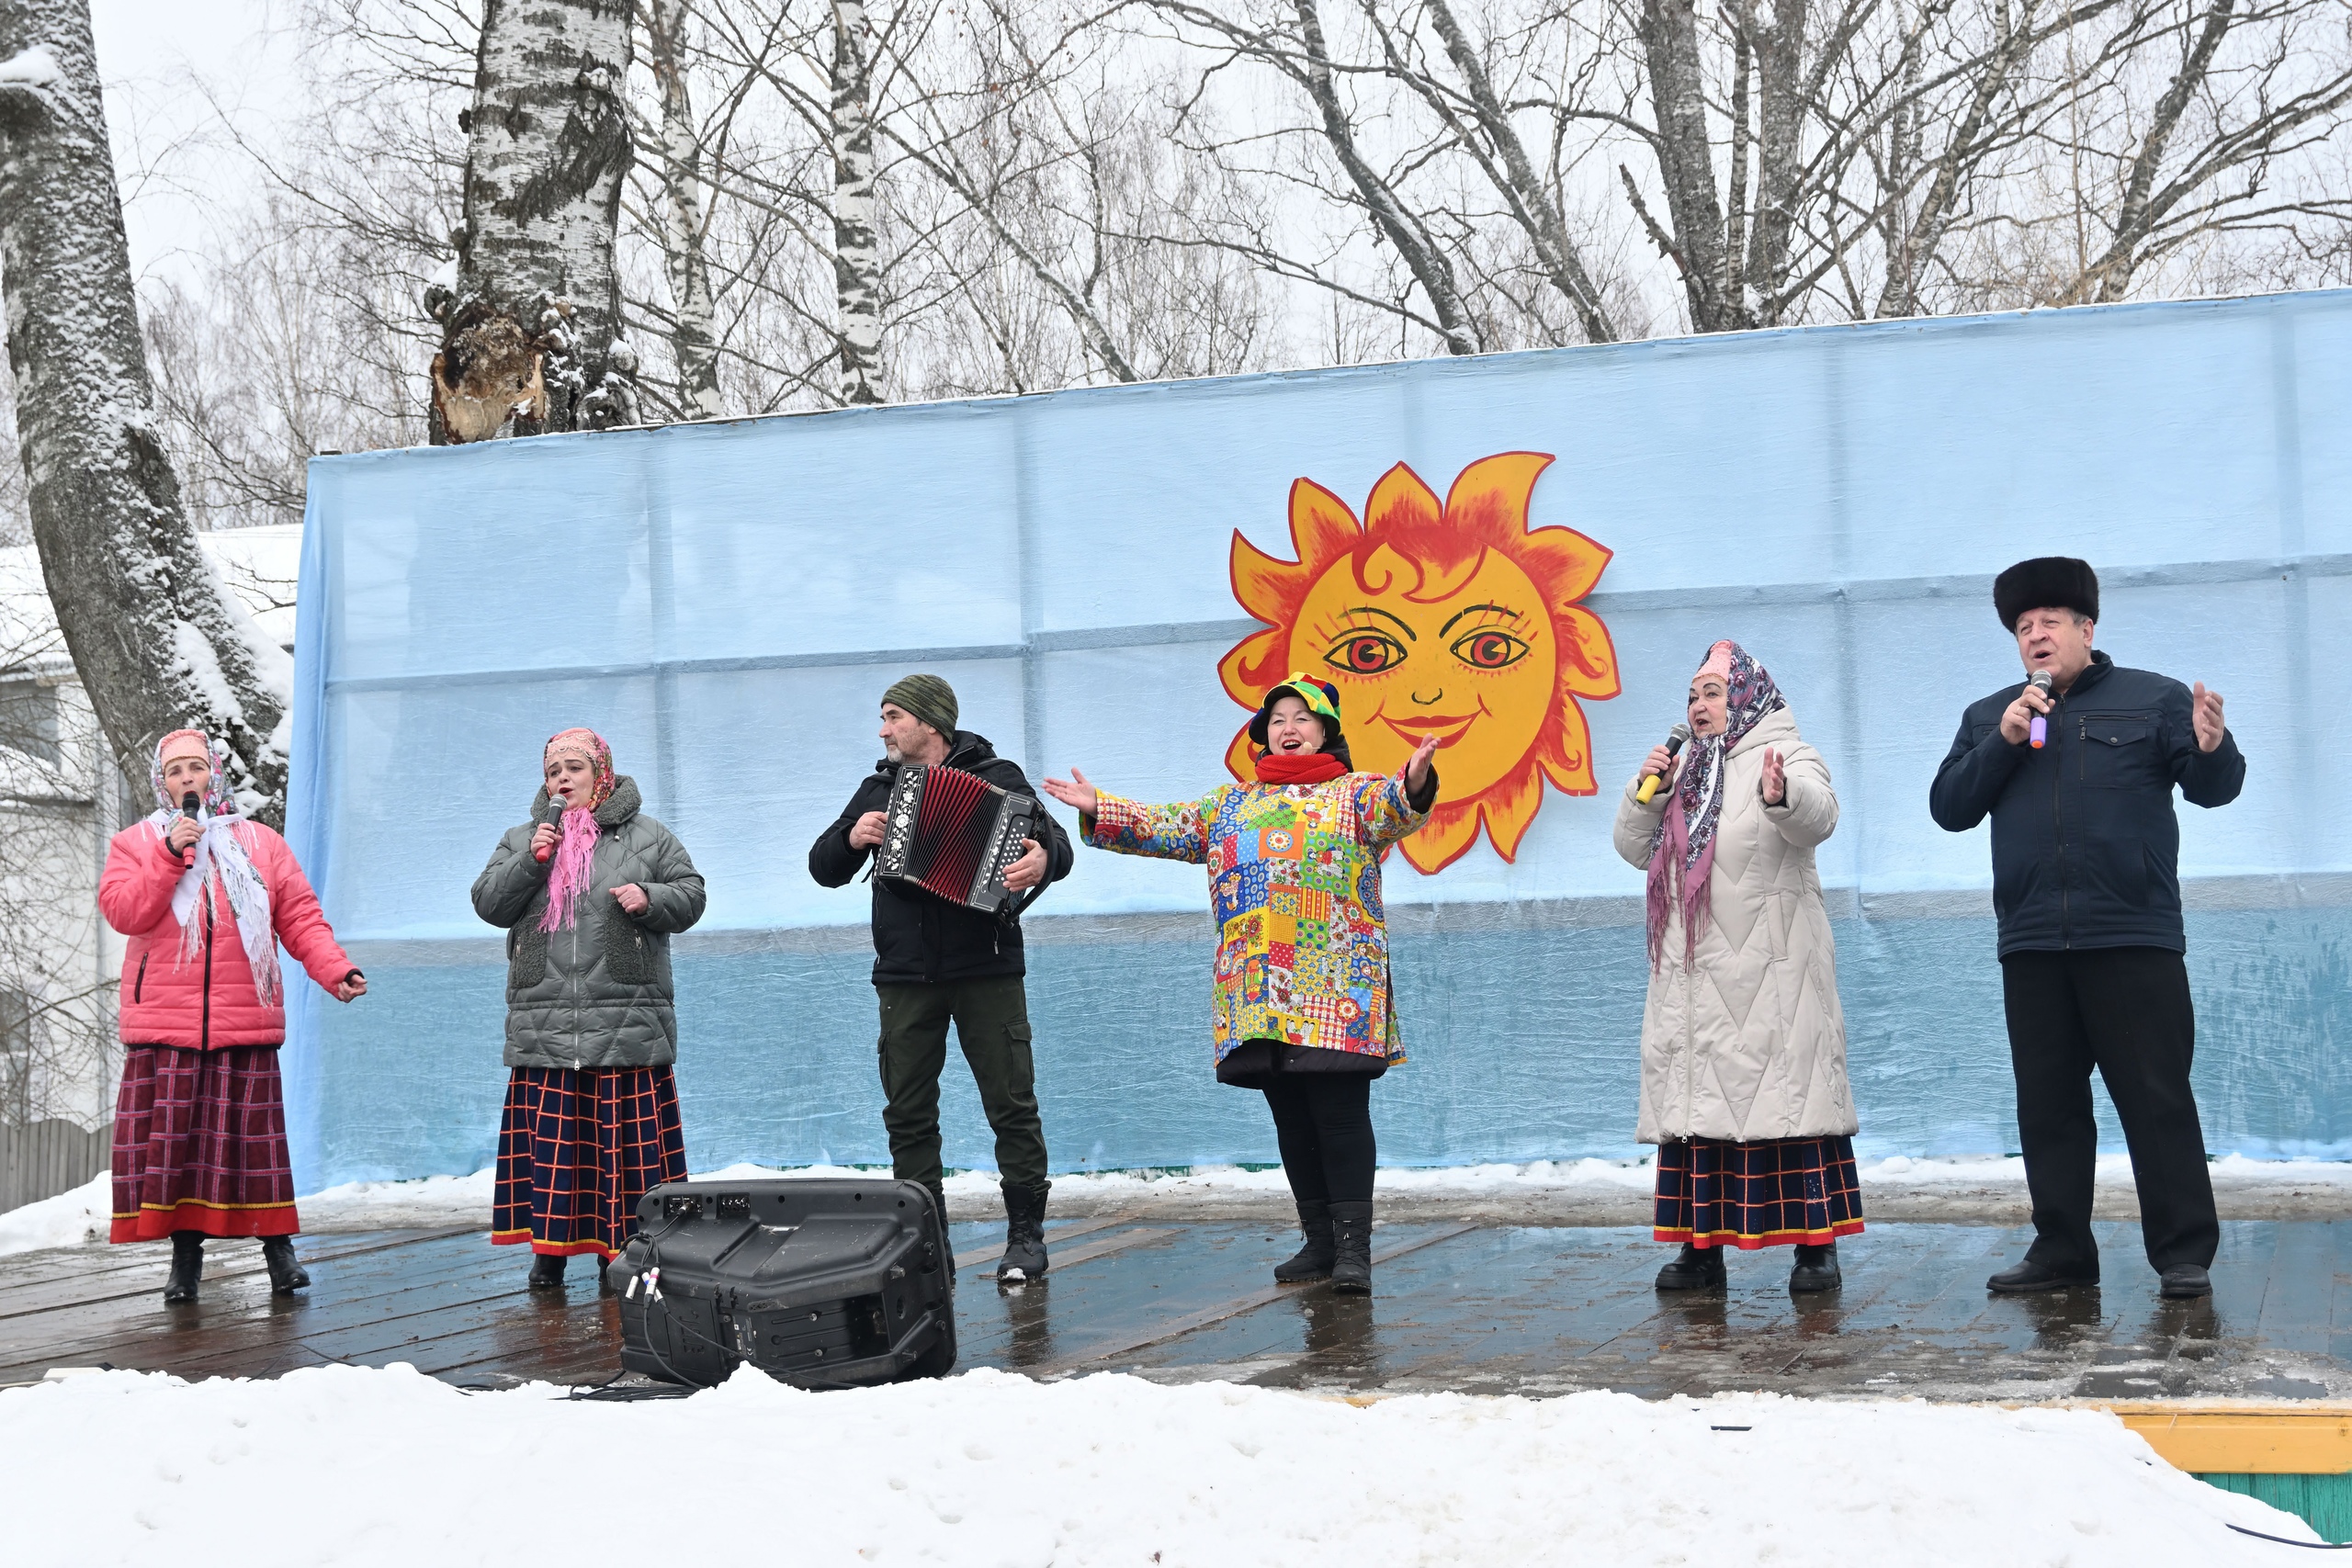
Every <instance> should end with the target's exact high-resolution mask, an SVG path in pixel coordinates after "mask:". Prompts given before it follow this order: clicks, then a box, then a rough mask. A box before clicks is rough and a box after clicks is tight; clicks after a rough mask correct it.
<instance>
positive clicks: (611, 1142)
mask: <svg viewBox="0 0 2352 1568" xmlns="http://www.w3.org/2000/svg"><path fill="white" fill-rule="evenodd" d="M541 766H542V768H543V770H544V773H545V780H544V782H543V784H541V786H540V789H539V793H538V794H537V796H535V797H534V798H533V799H532V801H531V820H530V821H528V822H526V823H524V824H522V825H521V826H520V827H515V828H510V829H507V830H506V835H505V837H504V838H503V839H501V840H499V843H498V848H497V849H496V850H495V851H493V852H492V854H491V857H490V863H489V864H488V865H487V866H485V867H483V868H482V874H481V877H480V879H478V880H477V881H476V882H475V883H474V912H475V913H476V914H478V915H480V916H481V918H482V919H485V920H487V921H489V922H490V923H491V924H492V925H493V926H500V927H503V928H504V929H505V931H506V933H507V936H506V960H507V972H506V1066H507V1067H508V1068H509V1069H510V1071H509V1073H508V1076H507V1084H506V1108H505V1113H504V1116H503V1120H502V1122H501V1123H500V1125H499V1130H498V1177H497V1187H496V1193H495V1196H494V1198H493V1200H492V1210H491V1234H490V1239H491V1240H492V1242H498V1243H522V1242H528V1243H530V1245H531V1252H532V1255H533V1256H532V1259H531V1277H530V1283H531V1288H532V1289H534V1290H561V1289H562V1288H563V1269H564V1260H565V1259H566V1258H570V1257H571V1255H572V1254H574V1253H592V1254H594V1255H595V1256H596V1257H597V1258H600V1259H601V1258H610V1257H612V1255H613V1254H614V1253H616V1252H617V1251H619V1250H620V1248H621V1247H623V1246H624V1245H626V1244H627V1242H628V1238H629V1235H630V1233H631V1232H633V1231H634V1230H635V1229H636V1228H637V1221H636V1213H637V1201H638V1200H639V1198H642V1197H643V1196H645V1194H646V1193H647V1192H648V1191H650V1190H652V1189H653V1188H655V1187H658V1186H660V1185H661V1184H662V1182H664V1181H683V1180H684V1179H685V1177H686V1149H685V1139H684V1132H683V1130H682V1128H681V1126H680V1124H679V1121H678V1088H677V1083H676V1080H675V1079H674V1078H673V1076H672V1074H671V1064H673V1063H674V1062H675V1061H676V1060H677V1059H678V1019H677V1012H676V1010H675V1008H674V1006H673V994H674V987H673V984H672V981H671V976H670V938H671V937H672V936H673V935H675V934H676V933H677V932H679V931H684V930H686V929H687V928H688V927H690V926H692V925H693V924H694V923H695V921H696V920H698V919H702V911H703V900H704V893H703V885H702V876H701V874H699V873H698V872H696V871H695V863H694V862H693V861H692V860H690V859H688V858H687V855H686V847H685V846H684V844H682V843H680V842H679V841H678V836H677V835H676V834H674V833H673V832H671V831H670V829H667V828H665V827H663V826H662V824H661V823H659V822H657V821H655V820H654V819H653V818H650V817H648V816H647V815H646V814H645V813H644V812H643V811H642V810H641V809H639V807H640V806H641V804H642V802H641V801H640V799H639V795H638V790H637V781H636V780H634V779H632V778H630V777H628V775H627V774H626V773H614V772H613V751H612V748H611V747H609V746H607V745H605V740H604V737H602V736H600V735H598V734H597V733H596V732H595V731H594V730H593V729H567V730H565V731H563V732H562V733H561V734H560V735H558V736H556V737H555V739H552V740H549V741H548V744H547V750H546V751H545V753H544V754H543V755H542V757H541Z"/></svg>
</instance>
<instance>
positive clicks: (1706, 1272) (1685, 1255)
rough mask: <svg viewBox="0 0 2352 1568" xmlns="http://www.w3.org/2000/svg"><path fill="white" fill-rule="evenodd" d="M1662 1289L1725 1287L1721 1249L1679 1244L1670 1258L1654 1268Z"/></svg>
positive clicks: (1698, 1289)
mask: <svg viewBox="0 0 2352 1568" xmlns="http://www.w3.org/2000/svg"><path fill="white" fill-rule="evenodd" d="M1657 1288H1658V1289H1659V1290H1661V1291H1720V1290H1722V1289H1723V1288H1724V1249H1723V1248H1722V1247H1693V1246H1691V1244H1690V1243H1689V1242H1687V1241H1686V1242H1684V1243H1683V1244H1682V1250H1681V1251H1680V1252H1679V1253H1678V1254H1677V1255H1676V1256H1675V1259H1674V1261H1673V1262H1671V1263H1669V1264H1668V1265H1667V1266H1666V1267H1665V1268H1663V1269H1659V1270H1658V1271H1657Z"/></svg>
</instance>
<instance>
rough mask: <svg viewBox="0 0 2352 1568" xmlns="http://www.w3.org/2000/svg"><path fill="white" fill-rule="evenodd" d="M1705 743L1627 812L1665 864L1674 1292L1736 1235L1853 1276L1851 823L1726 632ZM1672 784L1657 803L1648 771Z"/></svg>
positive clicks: (1635, 849)
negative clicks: (1824, 856) (1845, 875)
mask: <svg viewBox="0 0 2352 1568" xmlns="http://www.w3.org/2000/svg"><path fill="white" fill-rule="evenodd" d="M1690 722H1691V745H1690V746H1689V748H1688V749H1687V750H1685V751H1684V753H1683V755H1682V757H1681V758H1680V760H1679V766H1678V765H1677V761H1676V759H1675V758H1674V757H1673V756H1672V755H1671V754H1670V753H1669V752H1668V750H1667V748H1665V747H1663V746H1660V747H1658V748H1657V750H1653V751H1652V752H1651V753H1650V754H1649V757H1648V758H1647V760H1646V761H1644V762H1643V764H1642V771H1641V773H1638V774H1636V775H1635V776H1634V779H1633V781H1632V782H1631V783H1629V784H1626V786H1625V794H1624V798H1623V800H1621V801H1620V802H1619V803H1618V807H1617V830H1616V843H1617V852H1618V853H1619V854H1621V855H1623V856H1624V857H1625V859H1626V861H1627V862H1628V863H1631V864H1633V865H1634V866H1636V867H1640V868H1643V869H1645V870H1646V871H1647V872H1648V873H1649V899H1648V907H1649V953H1650V988H1649V1001H1648V1004H1647V1006H1646V1007H1645V1009H1644V1010H1643V1016H1642V1100H1641V1125H1640V1137H1641V1141H1642V1142H1643V1143H1645V1144H1656V1145H1658V1156H1657V1219H1656V1228H1655V1231H1654V1234H1655V1235H1657V1239H1658V1240H1660V1241H1667V1242H1679V1243H1681V1245H1682V1251H1681V1253H1680V1255H1679V1257H1677V1258H1675V1260H1674V1261H1673V1262H1671V1263H1668V1265H1667V1266H1666V1267H1665V1268H1664V1269H1661V1270H1660V1271H1659V1273H1658V1277H1657V1288H1658V1289H1659V1290H1662V1291H1672V1290H1698V1289H1703V1288H1710V1287H1718V1286H1721V1285H1722V1284H1723V1282H1724V1254H1723V1249H1724V1247H1740V1248H1743V1249H1753V1248H1757V1247H1776V1246H1784V1245H1793V1246H1794V1247H1795V1248H1796V1262H1795V1267H1794V1269H1792V1272H1791V1274H1790V1277H1789V1288H1790V1289H1791V1290H1794V1291H1826V1290H1834V1289H1836V1288H1837V1286H1838V1283H1839V1274H1838V1237H1839V1236H1841V1235H1853V1234H1854V1233H1855V1232H1857V1231H1860V1229H1861V1228H1862V1200H1861V1191H1860V1187H1859V1186H1858V1185H1857V1183H1856V1180H1855V1176H1854V1148H1853V1143H1852V1134H1853V1132H1854V1130H1855V1122H1854V1099H1853V1094H1852V1091H1851V1090H1850V1089H1848V1087H1847V1083H1846V1021H1845V1015H1844V1013H1843V1012H1842V1011H1841V1010H1840V1009H1839V1008H1838V964H1837V955H1836V953H1835V952H1834V950H1833V947H1832V944H1831V941H1830V935H1829V915H1828V911H1827V910H1826V909H1825V908H1823V906H1822V901H1821V878H1820V877H1819V875H1818V874H1815V870H1814V863H1813V852H1814V846H1815V845H1816V844H1818V843H1820V842H1821V841H1822V840H1825V839H1826V838H1828V837H1829V835H1830V833H1831V832H1832V831H1833V830H1834V829H1836V828H1837V826H1838V796H1837V794H1836V792H1835V791H1833V790H1832V789H1831V788H1830V784H1829V769H1828V768H1827V766H1826V765H1825V764H1824V763H1823V761H1822V760H1821V754H1820V753H1819V752H1817V751H1815V750H1814V749H1813V748H1812V747H1810V746H1808V745H1806V744H1805V743H1804V738H1803V737H1801V736H1800V735H1799V734H1798V733H1797V723H1796V717H1795V716H1794V715H1792V713H1790V711H1789V705H1788V703H1787V702H1786V700H1785V699H1783V698H1782V697H1781V693H1780V688H1778V687H1777V686H1775V685H1773V683H1772V677H1771V676H1770V675H1769V674H1767V673H1765V671H1764V669H1763V667H1762V666H1761V665H1759V664H1758V663H1757V662H1756V660H1753V659H1750V658H1749V657H1748V656H1747V652H1746V651H1745V650H1743V649H1741V648H1740V647H1739V645H1738V644H1737V643H1733V642H1719V643H1716V644H1715V645H1714V646H1713V647H1712V648H1710V649H1708V650H1707V659H1706V662H1705V663H1703V664H1702V665H1701V666H1700V667H1699V672H1698V673H1697V674H1696V675H1694V676H1692V677H1691V694H1690ZM1653 774H1655V775H1657V776H1658V777H1660V778H1661V779H1663V780H1664V781H1665V785H1666V787H1663V788H1661V789H1660V790H1658V791H1657V793H1656V794H1655V795H1654V796H1653V798H1652V799H1651V800H1650V801H1648V802H1647V803H1646V804H1645V803H1644V802H1643V801H1642V800H1641V798H1640V795H1641V785H1642V782H1643V780H1644V779H1645V778H1648V777H1650V776H1651V775H1653Z"/></svg>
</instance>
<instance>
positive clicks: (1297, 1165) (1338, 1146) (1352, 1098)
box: [1266, 1073, 1377, 1203]
mask: <svg viewBox="0 0 2352 1568" xmlns="http://www.w3.org/2000/svg"><path fill="white" fill-rule="evenodd" d="M1266 1106H1267V1109H1269V1110H1271V1111H1272V1112H1273V1113H1274V1141H1275V1143H1276V1144H1277V1145H1280V1146H1281V1149H1282V1152H1283V1175H1284V1176H1287V1177H1288V1178H1290V1191H1291V1196H1292V1197H1294V1198H1296V1199H1298V1200H1299V1201H1301V1202H1307V1203H1369V1202H1371V1201H1372V1168H1373V1162H1374V1156H1375V1155H1376V1153H1377V1151H1376V1150H1375V1149H1374V1146H1373V1139H1372V1077H1371V1075H1370V1074H1368V1073H1281V1074H1277V1075H1276V1076H1275V1077H1274V1078H1273V1081H1272V1082H1271V1083H1269V1084H1268V1085H1267V1086H1266Z"/></svg>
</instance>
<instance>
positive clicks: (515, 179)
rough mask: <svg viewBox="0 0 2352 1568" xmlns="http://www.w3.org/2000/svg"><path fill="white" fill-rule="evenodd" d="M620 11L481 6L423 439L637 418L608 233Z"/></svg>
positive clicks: (522, 0)
mask: <svg viewBox="0 0 2352 1568" xmlns="http://www.w3.org/2000/svg"><path fill="white" fill-rule="evenodd" d="M630 8H631V7H630V0H484V4H483V6H482V13H481V37H480V43H479V45H478V50H477V53H476V56H475V75H474V99H473V104H472V107H469V109H468V110H467V111H466V112H465V114H464V116H463V117H462V121H461V128H462V129H463V130H465V132H466V134H467V136H468V138H469V141H468V143H467V149H466V184H465V217H464V221H463V224H462V226H461V227H460V228H459V230H458V236H457V251H458V254H457V268H456V276H455V278H454V279H453V280H452V283H451V284H450V285H449V286H447V287H445V288H441V289H439V290H437V291H435V294H434V296H433V297H432V304H431V308H432V310H433V311H434V313H435V316H436V317H437V318H438V319H439V320H440V321H441V324H442V330H443V335H442V344H441V352H440V354H439V355H437V356H435V359H434V362H433V400H434V414H435V435H436V438H437V439H439V440H443V441H451V442H462V441H481V440H486V439H489V438H491V437H493V436H497V435H503V434H515V435H533V434H539V433H541V432H544V431H559V430H594V429H600V428H604V427H605V426H609V425H615V424H627V423H632V422H634V421H635V419H636V418H637V391H636V386H635V381H634V374H635V371H636V369H637V359H636V355H635V352H634V351H633V350H631V349H630V348H629V347H628V344H627V343H626V341H625V340H624V339H623V338H622V337H621V336H620V323H621V302H620V287H619V278H618V275H617V274H616V271H615V268H614V259H613V242H614V232H615V228H616V223H617V222H618V219H619V213H620V199H621V185H622V181H623V180H624V178H625V177H626V176H627V175H628V168H629V162H630V154H631V144H630V136H629V124H628V110H627V108H626V107H625V106H624V104H623V102H622V98H621V95H622V93H623V92H624V91H625V89H626V87H627V85H628V70H629V61H630V47H631V39H630V26H629V22H630Z"/></svg>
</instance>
